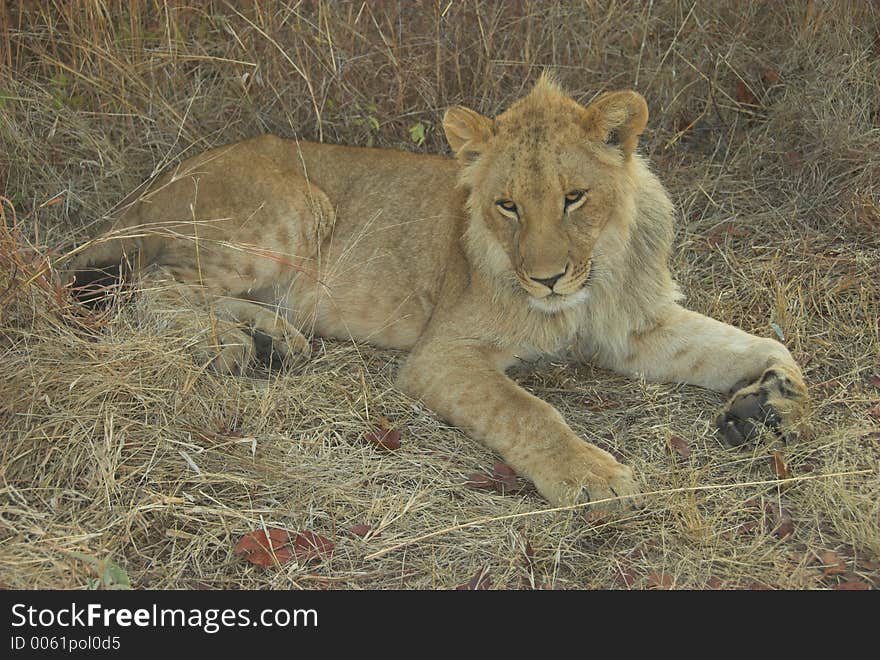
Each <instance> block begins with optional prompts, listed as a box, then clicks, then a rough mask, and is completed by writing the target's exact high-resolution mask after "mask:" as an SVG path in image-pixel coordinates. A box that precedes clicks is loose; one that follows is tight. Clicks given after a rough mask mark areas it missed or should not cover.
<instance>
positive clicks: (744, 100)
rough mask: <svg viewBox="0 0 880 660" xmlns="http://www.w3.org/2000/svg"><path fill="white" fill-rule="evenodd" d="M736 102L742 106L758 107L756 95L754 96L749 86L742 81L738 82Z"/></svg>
mask: <svg viewBox="0 0 880 660" xmlns="http://www.w3.org/2000/svg"><path fill="white" fill-rule="evenodd" d="M736 102H737V103H741V104H742V105H751V106H757V105H758V99H757V98H755V95H754V94H752V90H750V89H749V87H748V85H746V84H745V83H744V82H743V81H742V80H737V81H736Z"/></svg>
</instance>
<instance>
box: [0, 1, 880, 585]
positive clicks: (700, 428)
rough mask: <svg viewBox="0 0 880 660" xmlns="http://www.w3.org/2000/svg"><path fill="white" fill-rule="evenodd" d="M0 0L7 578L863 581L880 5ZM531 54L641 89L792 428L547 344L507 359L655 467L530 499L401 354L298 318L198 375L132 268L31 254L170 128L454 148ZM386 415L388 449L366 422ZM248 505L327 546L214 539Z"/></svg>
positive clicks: (504, 96) (692, 279) (207, 137)
mask: <svg viewBox="0 0 880 660" xmlns="http://www.w3.org/2000/svg"><path fill="white" fill-rule="evenodd" d="M0 21H2V32H0V49H2V50H0V67H2V73H0V194H2V199H0V206H2V211H3V221H4V222H3V225H2V226H0V259H2V268H0V355H2V362H0V443H2V444H0V452H2V458H0V583H2V585H3V586H5V587H17V588H33V587H37V588H46V587H56V588H86V587H89V588H96V587H108V586H113V585H114V584H117V585H118V584H119V583H122V584H124V583H125V582H126V579H127V580H128V581H130V583H131V585H132V586H134V587H136V588H146V587H151V588H202V587H208V588H237V587H244V588H449V587H454V586H456V585H460V584H463V583H466V582H468V580H470V579H471V578H472V577H473V576H474V575H475V574H476V573H478V572H481V573H482V574H483V575H488V576H489V578H490V580H491V585H492V587H493V588H522V587H533V586H534V587H551V588H616V587H624V588H625V587H632V588H644V587H673V588H705V587H710V588H719V587H720V588H738V587H739V588H741V587H759V586H767V587H775V588H794V589H810V588H827V587H834V586H841V585H842V586H843V587H845V588H847V587H852V588H857V587H860V586H861V587H867V586H873V587H874V588H876V587H877V586H878V584H880V521H878V497H880V483H878V457H880V424H878V421H880V358H878V355H880V337H878V332H880V177H878V175H880V149H878V147H880V139H878V138H880V82H878V74H880V37H878V23H880V11H878V9H877V5H876V4H874V3H872V2H869V1H867V0H866V1H865V2H840V3H835V2H785V3H783V2H778V3H777V2H768V3H760V2H751V1H730V2H714V1H707V2H700V3H698V4H693V3H691V2H660V1H655V2H645V3H639V2H607V3H605V2H552V3H550V2H547V3H545V2H535V3H529V2H517V3H512V2H510V3H501V2H484V1H481V0H477V1H474V2H462V3H459V2H447V1H446V0H438V1H436V2H428V1H425V2H409V1H403V0H401V1H399V2H367V3H362V2H359V1H358V2H323V1H318V2H293V1H289V2H262V3H259V5H254V4H252V3H244V2H242V3H226V2H210V3H208V2H205V3H195V2H194V3H189V4H187V3H181V2H170V1H165V2H158V1H156V2H135V1H133V2H130V3H116V2H112V1H111V0H91V1H89V2H85V1H84V2H60V1H59V2H56V3H31V2H21V3H18V2H11V3H10V2H5V3H4V2H2V1H0ZM545 67H551V68H553V69H554V70H555V71H556V72H557V73H558V74H559V77H560V79H561V80H562V82H563V83H564V84H565V85H566V86H567V88H568V89H569V90H570V91H571V92H572V94H573V95H574V96H575V97H576V98H577V99H579V100H582V101H583V102H587V101H589V100H590V98H592V97H593V95H595V94H597V93H598V92H600V91H603V90H606V89H618V88H634V89H637V90H638V91H640V92H641V93H642V94H644V95H645V97H646V98H647V99H648V103H649V106H650V108H651V112H652V117H651V120H650V123H649V130H648V132H647V133H646V135H645V138H644V140H643V144H642V151H643V152H644V153H645V154H647V155H648V156H649V157H650V158H651V160H652V162H653V164H654V167H655V169H656V170H657V171H658V172H659V173H660V174H661V177H662V179H663V180H664V181H665V182H666V184H667V186H668V187H669V189H670V191H671V193H672V195H673V197H674V199H675V201H676V203H677V205H678V208H679V211H680V214H679V218H678V224H677V239H676V249H675V252H674V257H673V263H672V267H673V269H674V272H675V274H676V276H677V278H678V280H679V281H680V283H681V285H682V288H683V290H684V291H685V292H686V294H687V296H688V305H689V306H691V307H692V308H694V309H697V310H699V311H701V312H704V313H707V314H710V315H712V316H715V317H717V318H720V319H723V320H725V321H727V322H730V323H734V324H737V325H739V326H742V327H744V328H746V329H747V330H749V331H752V332H755V333H757V334H759V335H764V336H774V335H779V336H781V337H784V341H785V343H786V344H787V345H788V346H789V348H790V349H791V350H792V351H793V353H794V354H795V356H796V358H797V359H798V360H799V361H800V362H801V363H802V364H803V365H805V371H806V375H807V378H808V380H809V382H810V383H811V386H812V391H813V393H814V396H815V410H814V433H813V436H812V437H811V438H805V439H802V440H801V441H800V442H797V443H791V444H789V445H786V446H783V445H781V444H779V443H776V442H773V441H772V439H765V440H764V442H762V443H756V444H754V445H752V446H749V447H747V448H746V449H743V450H729V449H725V448H723V447H722V445H721V444H720V442H719V440H718V438H717V436H716V435H715V433H714V431H713V427H712V421H713V419H714V416H715V413H716V411H717V410H718V408H719V406H720V405H721V404H722V401H723V397H722V396H720V395H716V394H713V393H710V392H706V391H702V390H699V389H697V388H693V387H684V386H674V385H655V384H646V383H640V382H636V381H631V380H627V379H625V378H622V377H619V376H617V375H615V374H612V373H608V372H605V371H602V370H599V369H593V368H591V367H589V366H580V367H578V366H575V365H572V364H567V363H565V362H564V361H561V360H560V361H552V362H548V363H547V364H546V365H544V366H543V367H542V368H540V369H538V370H536V371H535V372H532V373H523V374H519V375H517V378H518V379H519V380H520V382H521V383H522V384H523V385H524V386H525V387H527V388H528V389H529V390H531V391H533V392H535V393H536V394H538V395H540V396H542V397H544V398H546V399H547V400H549V401H551V402H552V403H553V404H555V405H557V406H558V407H559V408H560V409H561V411H562V412H563V414H564V415H565V416H566V417H567V419H568V420H570V422H571V423H572V425H573V426H574V428H575V429H576V430H578V431H579V432H580V433H582V434H583V436H584V437H585V438H589V439H592V440H594V441H596V442H598V443H599V444H601V445H602V446H604V447H606V448H608V449H609V450H611V451H613V452H615V453H616V454H617V455H618V456H619V457H621V458H622V459H623V460H625V461H627V462H628V463H630V464H631V465H633V466H634V468H635V469H636V470H637V471H638V473H639V474H640V475H641V478H642V480H643V485H644V489H645V490H646V491H654V492H655V494H653V495H650V496H649V497H648V501H649V506H648V508H647V509H646V510H644V511H640V512H634V513H631V514H627V515H621V516H618V517H615V518H608V519H604V520H592V521H585V520H584V519H583V518H582V516H581V515H580V514H579V513H577V512H562V513H560V512H555V513H553V512H550V513H540V510H541V509H543V508H547V504H546V503H545V502H544V501H543V500H542V499H541V498H540V497H538V496H537V494H536V493H535V492H534V490H532V489H531V487H526V488H524V489H523V490H522V491H520V492H517V493H515V494H510V493H508V494H500V493H496V492H494V491H491V490H481V489H474V488H469V487H467V486H465V485H464V482H465V481H466V480H467V478H468V475H469V474H472V473H480V472H491V470H492V466H493V464H494V461H495V457H494V456H493V455H492V454H491V453H490V452H488V451H487V450H485V449H484V448H482V447H480V446H478V445H476V444H475V443H473V442H471V441H470V440H468V439H467V438H466V437H465V436H464V435H463V434H462V433H461V432H459V431H458V430H456V429H454V428H450V427H448V426H447V425H445V424H443V423H442V422H441V421H439V420H438V419H436V418H435V417H434V416H433V415H432V414H431V413H430V412H428V411H426V410H425V409H423V408H422V407H420V406H419V405H417V404H416V403H414V402H413V401H411V400H408V399H407V398H405V397H403V396H402V395H401V394H400V393H398V392H396V391H395V390H394V389H393V387H392V379H393V375H394V372H395V368H396V365H397V364H398V362H399V360H400V357H401V356H400V355H399V354H396V353H393V352H382V351H377V350H375V349H371V348H370V347H369V346H353V345H351V344H345V343H336V342H327V341H323V340H321V339H316V340H315V342H314V353H315V357H314V359H313V360H312V361H311V363H310V364H308V365H307V366H306V367H304V368H303V369H301V370H298V371H297V372H294V373H271V374H265V373H258V374H255V375H254V377H253V378H226V377H218V376H216V375H214V374H212V373H210V372H205V371H204V370H202V369H200V368H199V367H198V366H196V365H195V364H193V363H192V361H191V360H190V359H189V355H188V353H187V349H186V341H185V339H183V338H178V337H169V336H163V335H162V334H161V333H157V331H156V329H154V328H150V327H145V325H144V324H143V323H142V322H140V321H139V319H138V316H137V313H136V309H137V304H136V303H137V294H136V293H132V292H123V293H121V294H120V296H121V298H123V300H121V301H120V303H119V304H118V305H116V306H115V307H113V308H112V309H111V310H109V311H108V312H106V313H104V314H99V313H92V314H87V313H84V312H82V311H77V310H76V309H75V307H74V306H73V305H72V304H71V303H70V302H69V299H68V298H67V297H66V296H65V295H64V293H63V292H62V291H61V289H60V286H59V284H58V282H57V279H56V277H55V275H54V271H53V269H52V267H51V264H53V263H54V262H55V261H56V260H58V259H60V258H63V255H64V253H65V251H66V250H69V249H70V247H71V246H72V245H74V244H76V243H77V242H81V241H82V240H83V239H85V238H86V237H87V236H89V234H90V232H93V231H94V229H95V227H96V226H97V223H99V222H100V221H101V219H102V218H103V217H104V216H105V214H106V213H107V212H108V210H110V209H111V208H112V206H113V204H114V203H116V202H117V201H119V200H120V199H121V198H122V197H123V196H124V194H125V193H127V192H128V191H130V190H132V189H133V188H134V187H135V186H136V185H137V184H138V183H140V182H141V181H142V180H143V179H145V178H146V177H148V176H150V175H151V174H153V173H155V172H157V171H158V170H159V169H161V168H162V167H163V166H165V165H167V164H169V163H171V162H173V161H175V160H177V159H180V158H182V157H185V156H189V155H192V154H194V153H197V152H199V151H202V150H204V149H206V148H209V147H212V146H215V145H220V144H224V143H228V142H231V141H235V140H238V139H240V138H243V137H246V136H253V135H257V134H260V133H263V132H267V131H270V132H274V133H278V134H280V135H283V136H286V137H301V138H305V139H311V140H317V139H323V140H325V141H328V142H339V143H346V144H353V145H369V144H372V145H376V146H382V147H391V148H402V149H408V150H411V151H416V152H426V153H427V152H438V151H440V152H443V151H445V150H446V149H447V147H446V146H445V144H444V141H443V137H442V133H441V131H440V129H439V119H440V117H441V116H442V111H443V109H444V108H445V107H446V106H448V105H451V104H456V103H464V104H466V105H469V106H471V107H474V108H476V109H478V110H480V111H482V112H484V113H487V114H493V113H497V112H499V111H500V110H502V109H503V108H505V107H506V106H507V105H508V104H509V103H511V102H512V101H513V100H514V99H516V98H517V97H519V96H520V95H522V94H523V93H524V92H525V91H526V90H527V89H528V88H529V86H530V85H531V83H532V82H533V81H534V80H535V79H536V77H537V76H538V75H539V74H540V72H541V71H542V70H543V69H544V68H545ZM422 133H423V135H422ZM422 137H423V138H424V139H422ZM429 192H430V191H426V193H429ZM382 417H384V418H387V419H388V420H390V421H391V423H392V424H393V425H394V426H395V427H396V428H398V429H400V431H401V446H400V448H399V449H397V450H395V451H386V450H382V449H381V448H377V447H375V446H374V445H371V444H369V443H366V442H364V441H363V438H364V434H365V433H368V432H369V431H370V430H371V429H372V428H373V427H374V425H375V424H377V423H378V422H379V420H380V418H382ZM670 442H671V443H672V445H673V446H674V447H677V448H678V450H679V451H678V452H675V451H672V452H670V451H669V449H668V448H667V447H668V444H669V443H670ZM688 452H689V455H688V456H687V457H685V456H683V455H682V454H687V453H688ZM773 452H778V454H777V459H779V458H781V459H782V460H783V461H784V463H785V464H786V466H785V467H786V470H787V471H788V473H790V475H791V478H792V479H793V480H792V481H789V482H786V483H778V482H776V483H774V480H775V479H776V476H777V473H779V474H784V472H783V471H782V469H781V468H782V466H781V465H779V464H778V460H777V465H776V468H775V469H774V464H773V462H772V460H771V456H772V453H773ZM511 516H514V517H511ZM473 521H482V522H478V523H477V524H472V525H465V524H466V523H470V522H473ZM355 525H369V526H370V527H371V528H372V529H373V532H372V533H371V534H370V535H368V536H367V537H366V538H361V537H359V536H358V535H356V534H353V533H351V531H350V529H351V528H352V527H353V526H355ZM456 525H461V527H458V528H455V529H450V530H447V531H444V532H442V533H439V534H435V535H433V536H429V537H427V538H422V539H419V538H418V537H422V536H426V535H429V534H432V533H433V532H435V531H437V530H443V529H444V528H447V527H454V526H456ZM263 526H265V527H277V528H283V529H286V530H291V531H297V530H300V531H302V530H309V531H312V532H314V533H316V534H320V535H321V536H323V537H326V538H327V539H329V540H331V541H332V542H333V543H334V544H335V550H334V551H333V553H332V554H330V555H329V556H322V557H318V558H314V559H310V560H304V559H302V558H300V559H296V558H294V560H292V561H290V562H288V563H286V564H285V565H283V566H276V567H271V568H268V569H265V568H261V567H258V566H254V565H251V564H250V563H248V562H246V561H244V560H243V559H242V558H240V557H238V556H236V555H235V554H234V552H233V548H234V546H235V544H236V542H237V541H238V540H239V539H240V538H241V537H242V535H243V534H245V533H247V532H250V531H252V530H255V529H259V528H261V527H263ZM398 544H405V545H404V547H401V548H398V549H395V550H393V551H391V552H387V553H385V554H381V555H380V556H371V555H374V553H381V552H382V551H384V550H386V549H389V548H391V547H392V546H396V545H398ZM486 583H487V582H485V581H484V584H486Z"/></svg>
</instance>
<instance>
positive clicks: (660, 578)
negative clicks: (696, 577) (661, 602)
mask: <svg viewBox="0 0 880 660" xmlns="http://www.w3.org/2000/svg"><path fill="white" fill-rule="evenodd" d="M674 584H675V580H673V578H672V576H671V575H669V574H668V573H664V572H662V571H661V572H660V573H651V574H650V575H648V589H672V587H673V585H674Z"/></svg>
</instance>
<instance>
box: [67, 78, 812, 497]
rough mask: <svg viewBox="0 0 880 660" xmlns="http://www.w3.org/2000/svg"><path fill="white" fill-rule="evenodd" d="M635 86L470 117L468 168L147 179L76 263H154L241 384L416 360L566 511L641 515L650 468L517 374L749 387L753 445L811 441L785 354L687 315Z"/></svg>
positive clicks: (379, 165) (743, 421)
mask: <svg viewBox="0 0 880 660" xmlns="http://www.w3.org/2000/svg"><path fill="white" fill-rule="evenodd" d="M647 119H648V109H647V105H646V104H645V100H644V99H643V98H642V97H641V96H640V95H639V94H637V93H636V92H632V91H624V92H614V93H607V94H603V95H602V96H600V97H599V98H598V99H596V100H595V101H594V102H593V103H591V104H590V105H588V106H586V107H584V106H582V105H580V104H578V103H577V102H575V101H574V100H572V99H571V98H569V97H568V96H567V95H565V94H564V93H563V91H562V90H561V89H560V88H559V87H558V86H557V85H556V84H555V83H554V82H553V81H552V80H551V79H549V78H548V77H546V76H545V77H542V78H541V80H540V81H539V82H538V83H537V84H536V85H535V87H534V88H533V89H532V90H531V92H530V93H529V94H528V96H526V97H525V98H523V99H521V100H519V101H517V102H516V103H515V104H513V106H511V107H510V109H508V110H507V111H506V112H504V113H502V114H500V115H499V116H497V117H495V118H494V119H490V118H487V117H483V116H481V115H479V114H478V113H476V112H474V111H473V110H469V109H467V108H463V107H454V108H451V109H449V110H448V111H447V112H446V115H445V116H444V118H443V129H444V131H445V133H446V137H447V139H448V141H449V144H450V146H451V147H452V150H453V152H454V153H455V159H449V158H445V157H442V156H423V155H415V154H410V153H403V152H398V151H391V150H380V149H361V148H356V147H345V146H334V145H327V144H314V143H309V142H300V141H296V140H285V139H281V138H278V137H274V136H271V135H264V136H262V137H257V138H253V139H250V140H245V141H243V142H239V143H236V144H232V145H228V146H225V147H220V148H217V149H212V150H210V151H208V152H206V153H204V154H201V155H199V156H196V157H194V158H190V159H189V160H187V161H185V162H183V163H181V164H179V165H178V166H177V167H175V168H174V169H173V171H170V172H168V173H166V174H164V175H162V176H159V177H157V178H155V179H153V180H151V181H148V182H147V183H145V184H144V186H142V187H141V189H139V190H137V191H135V193H133V194H132V195H130V196H129V198H128V199H126V200H125V201H124V202H123V204H122V205H121V209H120V211H119V213H118V216H117V219H116V222H115V225H114V226H113V228H112V229H111V231H109V232H107V233H106V234H104V235H103V236H102V237H100V238H98V239H95V240H93V241H91V242H90V243H87V244H86V245H85V246H82V247H81V248H79V249H77V250H76V251H74V254H75V255H76V257H75V258H74V259H73V264H72V269H73V270H75V271H81V272H82V271H87V270H89V269H94V268H95V267H101V266H106V265H108V264H118V263H119V261H120V259H121V258H123V256H127V257H128V258H129V259H131V260H132V263H134V267H135V269H136V270H137V272H138V274H139V277H140V279H141V283H142V285H143V289H142V293H141V295H142V296H143V300H144V301H145V303H146V304H147V305H166V306H167V305H168V304H169V301H172V304H174V305H176V306H178V307H179V308H180V312H181V313H180V315H179V318H180V319H181V321H180V327H181V332H184V331H185V332H187V333H190V334H191V335H192V336H193V342H194V347H195V352H196V354H197V356H198V357H199V358H200V359H202V360H206V361H210V362H211V364H212V365H213V366H214V367H215V368H216V369H218V370H219V371H222V372H228V373H230V374H237V373H241V372H242V371H244V370H245V369H247V368H248V367H249V366H250V365H251V363H252V362H253V361H254V360H255V359H256V358H258V357H260V356H261V355H262V356H264V357H265V356H269V355H275V356H278V357H280V358H283V359H294V358H296V357H297V356H302V355H305V354H307V353H308V350H309V343H308V341H307V339H306V336H305V335H304V334H303V333H305V334H311V333H316V334H318V335H321V336H324V337H337V338H340V339H351V340H354V341H366V342H370V343H372V344H375V345H377V346H381V347H390V348H398V349H407V350H409V351H410V354H409V357H408V358H407V360H406V361H405V363H404V364H403V366H402V368H401V369H400V372H399V375H398V385H399V387H400V389H401V390H403V391H404V392H406V393H408V394H410V395H412V396H413V397H416V398H418V399H420V400H421V401H422V402H424V404H425V405H426V406H428V407H429V408H431V409H432V410H434V411H436V412H437V413H438V414H439V415H440V416H442V417H443V418H445V419H446V420H448V421H450V422H451V423H453V424H455V425H458V426H460V427H462V428H463V429H466V430H467V432H468V433H470V434H471V435H472V436H473V437H474V438H476V439H478V440H480V441H482V442H484V443H486V444H487V445H488V446H489V447H491V448H492V449H494V450H495V451H497V452H498V453H499V454H501V456H502V457H503V458H504V460H505V461H506V462H507V463H509V464H510V465H511V466H512V467H513V468H514V469H516V470H517V471H518V472H519V473H521V474H523V475H525V476H527V477H528V478H530V479H531V480H532V481H533V482H534V483H535V485H536V487H537V488H538V490H539V491H540V492H541V494H542V495H543V496H544V497H546V498H547V499H548V500H549V501H550V502H552V503H553V504H557V505H568V504H573V503H578V502H586V501H593V502H596V503H597V505H598V506H600V507H601V508H613V507H617V506H621V505H624V504H626V503H628V502H631V501H632V500H633V499H634V496H636V495H637V493H638V486H637V484H636V480H635V478H634V477H633V473H632V471H631V470H630V468H628V467H626V466H625V465H621V464H620V463H618V462H617V461H616V460H615V459H614V457H612V456H611V455H610V454H609V453H607V452H605V451H603V450H601V449H599V448H598V447H595V446H594V445H591V444H589V443H588V442H585V441H584V440H583V439H582V438H580V437H579V436H578V435H577V434H575V433H574V432H573V431H572V430H571V428H569V426H568V424H566V422H565V420H564V419H563V418H562V415H560V414H559V412H557V411H556V410H555V409H554V408H553V407H552V406H550V405H549V404H547V403H545V402H544V401H542V400H541V399H539V398H537V397H535V396H533V395H531V394H530V393H528V392H526V391H525V390H524V389H522V388H521V387H519V386H518V385H517V384H516V383H515V382H513V381H512V380H511V379H509V378H508V377H507V376H506V375H505V370H506V369H507V368H508V367H510V366H511V365H513V364H514V363H515V362H516V361H517V360H519V359H532V358H534V357H537V356H539V355H541V354H547V353H553V352H557V351H560V350H562V349H564V348H566V347H570V346H572V345H575V344H577V345H579V347H580V349H581V350H580V351H578V352H579V353H580V354H583V355H588V356H592V358H593V359H594V360H595V361H596V362H597V363H598V364H600V365H602V366H604V367H607V368H610V369H614V370H617V371H620V372H622V373H625V374H631V375H632V376H635V377H644V378H647V379H650V380H654V381H677V382H685V383H693V384H696V385H700V386H702V387H707V388H710V389H713V390H717V391H721V392H727V391H732V397H731V399H730V401H729V402H728V403H727V406H726V408H725V410H724V412H723V413H722V414H721V416H720V417H719V419H718V426H719V428H720V429H721V432H722V433H723V435H724V436H725V438H726V439H727V440H728V441H729V442H730V443H732V444H740V443H742V442H745V441H746V440H748V439H750V438H753V437H754V436H755V435H756V434H757V433H758V429H759V428H760V427H761V426H762V425H768V426H770V427H772V428H774V429H776V430H778V431H779V432H781V433H791V432H796V431H797V430H798V428H799V426H800V425H801V424H803V423H804V420H805V418H806V412H807V408H808V396H807V390H806V387H805V385H804V381H803V377H802V375H801V371H800V369H799V368H798V366H797V365H796V364H795V362H794V360H793V359H792V357H791V355H790V354H789V352H788V350H786V348H785V347H784V346H783V345H782V344H780V343H778V342H776V341H773V340H770V339H763V338H759V337H755V336H753V335H750V334H748V333H746V332H744V331H742V330H739V329H737V328H735V327H732V326H730V325H727V324H725V323H721V322H719V321H715V320H713V319H711V318H707V317H705V316H702V315H700V314H697V313H695V312H692V311H689V310H687V309H684V308H683V307H681V306H679V305H678V304H677V301H678V300H679V299H680V297H681V296H680V294H679V292H678V290H677V288H676V285H675V283H674V282H673V280H672V277H671V275H670V273H669V270H668V267H667V258H668V256H669V252H670V244H671V241H672V233H673V231H672V226H673V207H672V203H671V202H670V199H669V197H668V195H667V193H666V191H665V190H664V188H663V186H662V184H661V183H660V181H659V180H658V179H657V177H656V176H655V175H654V174H652V173H651V171H650V170H649V169H648V166H647V164H646V163H645V161H644V160H643V159H642V157H640V156H639V155H638V154H637V153H635V148H636V144H637V141H638V138H639V135H640V134H641V133H642V131H643V130H644V128H645V124H646V122H647Z"/></svg>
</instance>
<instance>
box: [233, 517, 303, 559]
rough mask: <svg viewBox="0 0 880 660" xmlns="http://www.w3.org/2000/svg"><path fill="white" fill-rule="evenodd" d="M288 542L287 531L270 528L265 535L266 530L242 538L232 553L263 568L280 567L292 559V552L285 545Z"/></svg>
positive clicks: (250, 533) (288, 535)
mask: <svg viewBox="0 0 880 660" xmlns="http://www.w3.org/2000/svg"><path fill="white" fill-rule="evenodd" d="M289 541H290V534H289V533H288V532H287V530H284V529H278V528H277V527H272V528H269V530H268V535H267V534H266V530H263V529H258V530H255V531H253V532H249V533H247V534H245V535H244V536H242V537H241V538H240V539H239V541H238V543H236V544H235V548H234V549H233V552H234V553H235V554H237V555H242V556H244V558H245V559H247V560H248V561H249V562H250V563H252V564H256V565H257V566H262V567H263V568H269V567H271V566H281V565H283V564H286V563H287V562H289V561H290V560H291V559H292V558H293V550H292V549H291V548H290V546H289V545H287V543H288V542H289Z"/></svg>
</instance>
